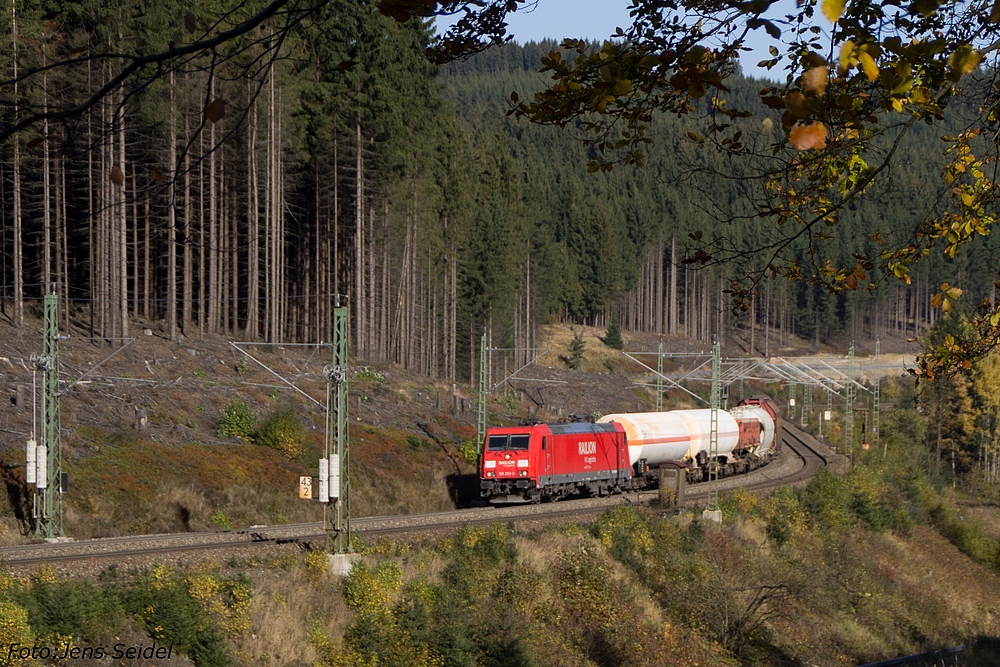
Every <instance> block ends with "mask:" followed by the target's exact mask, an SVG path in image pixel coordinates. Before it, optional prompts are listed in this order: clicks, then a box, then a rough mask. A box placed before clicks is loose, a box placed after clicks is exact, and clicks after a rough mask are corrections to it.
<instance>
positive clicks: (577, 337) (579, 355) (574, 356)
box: [563, 329, 587, 370]
mask: <svg viewBox="0 0 1000 667" xmlns="http://www.w3.org/2000/svg"><path fill="white" fill-rule="evenodd" d="M586 347H587V344H586V343H585V342H584V340H583V332H582V331H577V330H576V329H573V340H571V341H570V342H569V356H568V357H563V360H564V361H565V362H566V365H567V366H569V367H570V368H572V369H574V370H576V369H577V368H579V367H580V363H581V362H582V361H583V351H584V350H585V349H586Z"/></svg>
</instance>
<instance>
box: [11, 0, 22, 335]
mask: <svg viewBox="0 0 1000 667" xmlns="http://www.w3.org/2000/svg"><path fill="white" fill-rule="evenodd" d="M10 15H11V29H10V32H11V43H12V47H13V63H14V119H15V122H16V120H17V116H18V106H19V98H18V90H17V89H18V85H17V79H18V77H17V64H18V63H17V0H11V3H10ZM13 195H14V238H13V244H14V326H15V327H21V326H24V269H23V264H24V254H23V252H24V249H23V248H22V247H21V236H22V229H21V140H20V138H19V137H16V136H15V137H14V191H13Z"/></svg>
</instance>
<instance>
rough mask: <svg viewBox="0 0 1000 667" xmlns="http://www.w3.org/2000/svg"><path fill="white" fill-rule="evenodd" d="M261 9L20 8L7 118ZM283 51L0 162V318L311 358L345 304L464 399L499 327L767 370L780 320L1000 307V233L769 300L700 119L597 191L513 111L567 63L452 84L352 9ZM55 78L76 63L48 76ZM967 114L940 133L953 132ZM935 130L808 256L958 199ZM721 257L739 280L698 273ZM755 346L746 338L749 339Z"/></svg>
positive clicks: (385, 357) (484, 67)
mask: <svg viewBox="0 0 1000 667" xmlns="http://www.w3.org/2000/svg"><path fill="white" fill-rule="evenodd" d="M254 9H255V5H254V3H240V4H238V5H237V4H233V5H232V6H230V5H229V4H227V3H226V2H218V3H212V4H204V5H202V6H201V7H200V8H198V10H197V13H196V14H195V13H191V12H188V13H187V14H185V12H186V11H187V8H186V7H181V6H179V5H173V4H171V3H149V2H143V3H138V4H133V5H125V4H122V5H120V6H111V5H107V4H104V3H92V4H91V3H61V4H59V5H49V4H45V3H38V2H26V3H13V4H12V5H11V8H10V11H9V12H8V14H7V16H6V18H5V21H6V26H5V28H6V29H5V31H4V32H5V34H6V35H7V39H8V40H9V42H8V45H9V48H7V49H5V50H4V55H3V59H4V60H3V63H2V66H3V67H4V69H5V73H6V78H7V80H8V81H10V82H13V96H11V97H10V100H9V101H8V104H13V106H14V110H15V113H17V112H18V110H19V109H22V108H23V109H25V110H28V109H30V110H33V111H35V112H37V111H39V110H41V111H43V112H44V110H45V109H47V108H48V105H49V104H50V103H51V102H50V101H51V100H53V99H57V98H58V99H60V100H66V99H70V100H73V99H81V100H83V99H87V98H88V97H89V96H91V95H93V94H94V92H95V91H97V90H100V89H101V88H102V87H104V86H107V85H108V83H109V82H113V81H115V77H116V73H117V72H116V69H115V67H116V65H115V64H114V63H115V61H114V60H102V61H92V60H86V59H83V60H81V63H82V64H81V65H79V66H73V65H72V63H73V57H74V54H79V53H81V52H101V51H114V50H118V51H119V52H124V53H126V54H141V53H148V52H153V51H156V50H158V49H162V48H165V47H166V46H167V45H172V44H174V43H179V42H183V41H184V40H185V39H187V38H188V35H189V33H192V32H193V31H194V30H195V29H197V30H202V29H203V28H204V26H210V27H212V28H216V29H222V28H225V27H226V26H227V25H228V24H230V23H234V22H236V21H237V20H239V18H240V16H241V14H240V12H251V11H253V10H254ZM277 35H278V36H277V37H276V36H275V33H274V32H268V31H265V30H264V28H260V29H259V31H258V33H248V34H246V35H243V36H242V37H241V38H240V39H238V40H235V41H234V42H233V43H232V44H230V45H229V47H228V50H224V51H223V50H213V51H207V52H201V53H197V54H194V55H192V56H191V57H190V58H188V59H187V60H186V61H185V62H184V63H183V66H181V67H178V68H175V69H172V70H171V71H170V73H169V75H166V76H163V77H160V78H157V79H155V80H153V82H152V83H151V84H150V85H148V86H145V87H141V88H136V89H132V88H129V87H127V86H125V85H124V84H122V85H119V86H117V87H113V88H112V89H111V92H110V94H108V95H106V96H104V97H102V98H101V100H100V102H99V103H98V104H96V105H95V106H93V107H91V108H89V109H88V110H87V111H86V112H85V113H82V114H79V115H78V116H75V117H70V118H67V117H62V118H58V119H53V120H51V121H49V120H47V119H46V120H43V121H42V123H41V124H40V125H36V126H33V127H31V128H29V129H27V130H24V131H22V132H19V133H17V135H16V136H15V138H14V139H13V140H11V141H8V142H7V143H6V144H4V146H3V149H2V153H0V230H2V231H0V244H2V246H3V253H2V254H3V260H2V261H3V264H2V266H0V293H2V296H3V298H2V301H0V305H2V315H3V317H5V318H6V319H7V320H8V321H9V322H11V323H12V324H13V325H14V326H21V325H22V324H23V322H24V318H25V309H26V308H27V312H28V314H29V315H30V314H31V313H37V312H38V308H37V305H38V303H39V300H40V298H41V296H42V295H43V294H44V293H45V292H47V291H49V290H50V289H54V290H55V291H56V292H57V293H58V294H59V295H60V296H61V299H62V301H63V303H64V304H68V307H64V308H63V309H62V317H63V318H64V321H63V323H62V326H63V328H64V329H65V330H67V331H68V330H70V329H73V328H76V331H77V332H78V333H81V334H82V332H84V331H85V332H87V335H90V336H93V337H95V338H97V339H113V338H127V337H129V336H130V335H133V334H134V333H135V329H136V327H147V326H160V327H161V328H160V330H161V331H162V332H163V335H165V336H167V337H169V338H170V339H179V337H181V336H184V337H192V336H201V335H205V334H220V335H226V336H231V337H237V338H240V339H245V340H263V341H269V342H297V341H321V340H323V339H324V338H327V337H328V336H329V331H330V319H331V313H332V306H333V305H334V304H335V303H337V302H338V300H344V301H345V302H346V303H347V304H348V305H349V306H350V313H351V314H350V317H351V329H352V349H353V351H354V353H355V354H356V355H357V357H359V358H361V359H369V360H373V361H387V362H394V363H397V364H400V365H401V366H403V367H404V368H406V369H409V370H413V371H415V372H418V373H421V374H425V375H429V376H433V377H439V378H447V379H450V380H452V381H456V380H464V379H465V378H469V379H470V381H471V377H472V373H473V370H474V367H475V363H474V360H475V359H476V358H477V355H478V345H479V338H480V335H481V334H482V333H483V331H488V332H489V341H490V343H489V344H490V345H491V346H496V347H513V348H518V349H519V350H522V351H521V352H518V354H519V355H521V356H522V358H523V359H525V360H526V359H527V358H528V354H529V353H528V351H527V349H528V348H532V347H533V346H535V345H536V342H537V332H538V327H539V325H540V324H543V323H546V322H552V321H573V322H580V323H587V324H594V325H597V326H607V325H608V324H610V323H611V321H612V320H617V321H619V322H620V324H621V327H622V328H623V329H625V330H627V331H644V332H660V333H672V334H682V335H687V336H691V337H694V338H697V339H699V340H702V341H705V342H708V341H710V340H711V339H712V338H713V337H719V338H720V339H721V340H722V341H723V344H724V345H725V346H727V347H731V348H732V349H733V353H739V354H763V353H764V350H763V349H762V348H761V346H760V344H755V343H753V342H751V343H750V344H749V345H747V343H746V342H745V341H747V340H752V337H753V333H754V331H756V330H757V329H758V328H762V327H764V326H765V325H766V326H767V327H768V329H769V330H770V331H773V332H775V335H777V336H778V337H779V340H781V339H783V338H784V337H785V336H789V335H797V336H802V337H806V338H810V339H814V340H815V341H817V342H819V343H825V342H838V341H839V342H846V341H849V340H851V339H858V340H862V339H871V338H875V337H880V336H881V337H887V336H898V337H901V338H907V337H912V336H920V335H922V334H923V333H925V332H926V330H927V329H928V328H929V327H930V326H931V325H932V324H933V323H934V322H935V321H936V320H937V319H939V318H940V312H939V311H936V310H934V309H932V308H931V297H932V296H933V295H934V294H935V293H937V292H938V291H939V286H940V285H941V284H942V283H944V282H948V283H950V284H952V285H956V286H959V287H960V288H962V289H964V290H965V291H966V297H964V298H963V301H967V302H969V303H973V304H974V303H976V302H977V301H978V300H979V299H981V298H982V297H987V296H993V290H995V288H994V287H991V285H992V283H993V276H992V268H991V267H993V266H995V265H996V258H997V255H998V252H1000V248H998V245H997V243H998V242H997V240H996V238H995V237H988V238H987V239H986V241H987V242H986V243H983V244H980V245H978V246H977V247H975V248H971V249H969V251H967V252H964V253H962V254H960V255H959V256H958V257H956V258H955V259H950V258H948V257H946V256H945V255H944V254H943V253H940V252H939V253H932V254H931V255H930V256H929V257H927V258H926V259H925V260H924V261H922V262H921V263H920V264H919V265H918V266H917V267H916V268H915V270H914V273H913V279H912V282H911V283H909V284H907V283H904V282H902V281H898V280H891V279H890V280H884V279H883V278H884V277H883V276H880V275H877V272H874V273H873V272H867V273H862V274H861V276H860V279H861V282H862V284H863V285H865V284H867V285H868V288H869V289H864V288H863V287H862V288H861V289H858V290H856V291H842V292H841V293H840V294H835V293H831V292H830V291H829V290H827V289H826V288H825V287H824V286H823V285H822V284H819V283H818V282H813V281H809V280H800V281H789V280H785V279H782V278H777V279H770V278H772V277H771V276H770V274H769V273H768V271H767V267H768V265H769V261H770V258H769V254H768V249H769V247H770V245H771V244H772V243H773V242H774V240H775V239H776V238H778V237H780V236H781V234H783V233H784V232H783V231H782V229H781V228H780V227H779V226H778V225H776V224H775V223H774V222H773V221H770V220H766V219H761V218H759V217H758V216H756V215H755V214H754V211H753V210H751V208H750V207H749V206H748V205H747V197H746V194H747V188H749V187H751V186H750V185H748V184H749V183H750V180H751V179H750V177H749V174H750V172H751V171H752V170H753V165H750V164H740V163H738V161H735V160H734V159H733V158H732V157H726V156H723V155H722V154H721V153H719V152H717V151H713V150H712V148H711V147H710V146H709V145H706V144H704V143H702V142H699V141H697V140H696V138H697V137H698V136H699V134H698V133H699V132H701V131H702V130H701V127H702V125H703V124H704V123H705V122H708V121H709V120H710V118H709V117H710V116H711V114H712V111H711V108H709V107H708V106H707V105H706V106H705V108H704V109H699V110H697V112H696V113H694V114H690V115H689V116H687V117H684V118H676V117H673V116H669V117H657V118H654V121H653V123H652V127H651V129H650V136H651V138H652V139H653V143H652V145H651V147H650V149H649V156H648V159H647V160H646V163H645V165H644V166H643V167H641V168H639V167H634V166H621V167H619V168H617V169H614V170H612V171H610V172H603V171H599V172H597V173H591V172H589V171H588V169H587V160H588V157H589V155H588V151H589V150H592V149H591V148H588V146H586V145H585V144H584V143H582V142H581V141H580V136H579V134H580V133H579V132H578V131H576V128H574V127H572V126H569V127H566V128H563V129H562V130H560V129H557V128H553V127H546V126H538V125H532V124H531V123H529V122H527V121H525V120H523V119H522V120H515V119H513V118H510V117H507V115H505V114H506V112H507V111H508V109H509V108H510V106H511V103H510V101H509V100H510V99H511V93H512V92H513V91H517V92H518V93H519V94H520V95H521V97H522V98H523V97H527V96H530V94H531V93H532V92H533V91H535V90H538V89H540V87H541V85H542V81H543V78H542V77H543V75H540V74H538V73H537V71H538V69H539V61H540V58H541V57H542V56H543V55H545V54H547V53H548V52H549V51H550V50H558V49H559V48H560V47H559V46H558V45H557V44H555V43H542V44H534V43H529V44H527V45H524V46H519V45H516V44H508V45H505V46H503V47H498V48H494V49H490V50H488V51H486V52H484V53H481V54H479V55H477V56H475V57H473V58H470V59H468V60H465V61H460V62H454V63H451V64H448V65H444V66H440V67H438V66H434V65H431V64H430V63H429V62H428V61H427V59H426V58H425V57H424V54H423V47H424V46H426V45H427V44H428V43H430V41H431V40H432V39H433V31H432V27H431V25H430V23H429V22H428V21H425V20H419V19H411V20H410V21H407V22H405V23H399V22H396V21H394V20H392V19H389V18H387V17H386V16H384V15H382V14H380V13H379V12H378V11H377V9H376V7H375V5H374V4H373V3H370V2H364V1H360V0H341V1H338V2H331V3H328V4H326V5H323V6H322V8H321V9H320V10H318V12H317V14H316V15H314V16H313V17H312V19H311V20H310V21H303V22H302V23H300V24H298V25H295V26H292V27H291V28H290V29H288V30H286V31H283V32H281V33H277ZM54 61H59V62H61V63H63V64H64V66H62V67H59V68H52V69H51V70H50V69H47V63H51V62H54ZM94 62H100V63H102V64H101V65H100V66H96V65H94ZM66 63H69V65H68V66H66ZM26 72H31V73H33V74H35V75H36V76H30V77H28V76H26V75H25V73H26ZM726 84H727V88H728V92H726V93H725V95H727V96H728V97H729V98H730V99H732V100H734V101H736V100H738V101H739V102H740V104H742V105H744V106H752V105H757V106H760V110H759V111H760V113H759V115H755V118H753V119H748V120H745V121H742V122H744V123H745V126H746V127H745V132H746V134H747V135H748V136H751V135H752V136H753V137H754V140H755V141H759V142H765V143H766V142H768V141H772V142H773V141H778V140H779V136H778V134H777V133H775V135H774V136H773V137H771V134H770V133H771V132H772V131H774V130H773V125H774V122H772V119H771V118H769V117H767V116H768V111H767V110H766V109H764V108H763V106H761V103H760V101H759V98H758V95H757V93H758V91H759V90H760V88H761V87H763V86H766V85H770V84H769V82H766V81H761V80H755V79H752V78H744V77H742V76H741V75H740V74H739V73H737V74H735V75H734V76H732V77H731V78H730V79H729V80H727V82H726ZM966 106H967V107H969V108H973V107H975V104H974V102H973V101H967V104H966ZM962 108H963V106H962V105H960V104H959V105H953V106H952V108H951V110H950V111H949V116H948V118H947V119H946V121H945V127H946V128H947V127H956V128H957V127H960V126H961V123H962V118H961V116H962ZM43 117H44V113H43ZM761 118H763V120H761ZM776 118H777V115H775V119H776ZM941 132H942V128H941V127H929V126H928V127H917V128H914V130H913V131H911V132H910V133H909V134H908V135H907V136H906V137H905V138H904V140H903V141H901V142H900V145H899V146H897V147H894V150H895V161H894V167H893V169H891V170H889V171H888V172H887V173H886V174H884V175H883V177H881V178H880V179H879V180H878V181H877V182H875V183H874V184H873V185H872V186H871V187H870V189H869V191H868V192H867V193H866V195H865V197H863V198H860V199H858V200H856V201H855V202H852V203H851V205H850V206H849V207H848V209H849V210H845V211H844V212H843V213H842V215H841V222H840V224H839V226H837V228H836V229H834V230H832V231H831V233H830V235H829V238H828V239H826V240H825V241H824V243H822V244H821V245H819V246H815V245H814V244H813V243H812V242H811V241H809V240H802V241H801V242H798V244H797V245H796V244H794V243H793V244H792V246H791V247H792V250H793V252H794V253H796V257H797V259H798V261H800V262H801V263H802V264H803V265H804V266H813V267H822V265H823V264H824V263H825V262H827V261H830V262H833V263H834V264H835V265H838V266H840V265H844V264H849V263H850V262H851V261H852V260H851V257H852V256H853V255H854V253H856V252H859V251H866V250H870V249H871V247H872V244H873V243H874V242H875V241H874V240H873V239H874V238H875V237H876V235H884V236H885V237H891V238H896V239H900V238H906V237H907V236H908V235H912V233H913V231H914V230H915V229H916V227H917V226H918V225H919V224H920V222H921V221H922V220H924V219H925V217H926V216H927V215H928V214H929V213H930V212H933V211H935V210H937V208H938V207H939V206H940V204H941V201H942V199H943V198H944V197H945V195H946V192H945V185H944V182H943V180H942V179H941V178H940V175H941V172H942V170H943V169H944V167H945V164H946V159H947V157H946V156H945V154H944V145H943V144H942V143H941V142H940V141H939V137H940V134H941ZM876 144H877V142H876ZM871 150H873V151H880V150H881V151H884V150H886V147H885V146H879V145H875V146H874V147H873V148H872V149H871ZM707 246H713V247H716V248H722V249H723V250H724V252H722V253H718V254H717V255H716V257H717V258H719V260H721V259H724V258H726V257H728V258H730V259H732V260H733V261H731V262H723V261H713V262H709V263H708V264H705V265H702V264H700V263H690V262H688V261H686V260H688V259H689V258H691V257H695V256H697V253H698V251H699V250H700V249H702V248H703V247H707ZM741 272H751V273H756V274H759V275H762V276H763V277H764V279H763V280H761V281H760V283H759V284H758V285H757V288H756V294H757V298H755V299H754V301H753V304H752V306H751V307H750V309H749V311H748V312H745V313H742V314H740V315H739V316H738V317H737V316H736V315H734V314H733V309H732V308H731V300H730V298H729V295H728V294H727V289H728V286H729V284H730V283H729V281H730V280H731V279H732V278H733V277H734V276H737V274H739V273H741ZM805 275H807V276H808V275H810V270H807V271H805ZM740 330H743V331H746V330H749V331H750V335H749V336H743V337H742V341H740V342H738V341H736V339H735V338H733V337H732V335H731V334H732V332H734V331H740ZM758 340H759V337H758ZM748 348H749V349H748Z"/></svg>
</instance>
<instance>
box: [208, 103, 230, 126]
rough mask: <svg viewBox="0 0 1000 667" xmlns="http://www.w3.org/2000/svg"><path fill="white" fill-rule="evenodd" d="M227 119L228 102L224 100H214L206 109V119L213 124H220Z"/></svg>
mask: <svg viewBox="0 0 1000 667" xmlns="http://www.w3.org/2000/svg"><path fill="white" fill-rule="evenodd" d="M225 117H226V101H225V100H223V99H222V98H219V99H216V100H213V101H212V102H210V103H209V105H208V106H207V107H205V118H207V119H208V120H209V121H210V122H212V123H218V122H219V121H220V120H222V119H223V118H225Z"/></svg>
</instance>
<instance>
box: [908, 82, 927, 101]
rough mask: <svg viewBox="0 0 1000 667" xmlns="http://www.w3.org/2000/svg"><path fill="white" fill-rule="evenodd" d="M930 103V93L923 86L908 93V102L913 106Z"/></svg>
mask: <svg viewBox="0 0 1000 667" xmlns="http://www.w3.org/2000/svg"><path fill="white" fill-rule="evenodd" d="M930 101H931V91H929V90H927V89H926V88H924V87H923V86H921V87H920V88H914V89H913V91H912V92H911V93H910V102H912V103H913V104H927V103H928V102H930Z"/></svg>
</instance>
